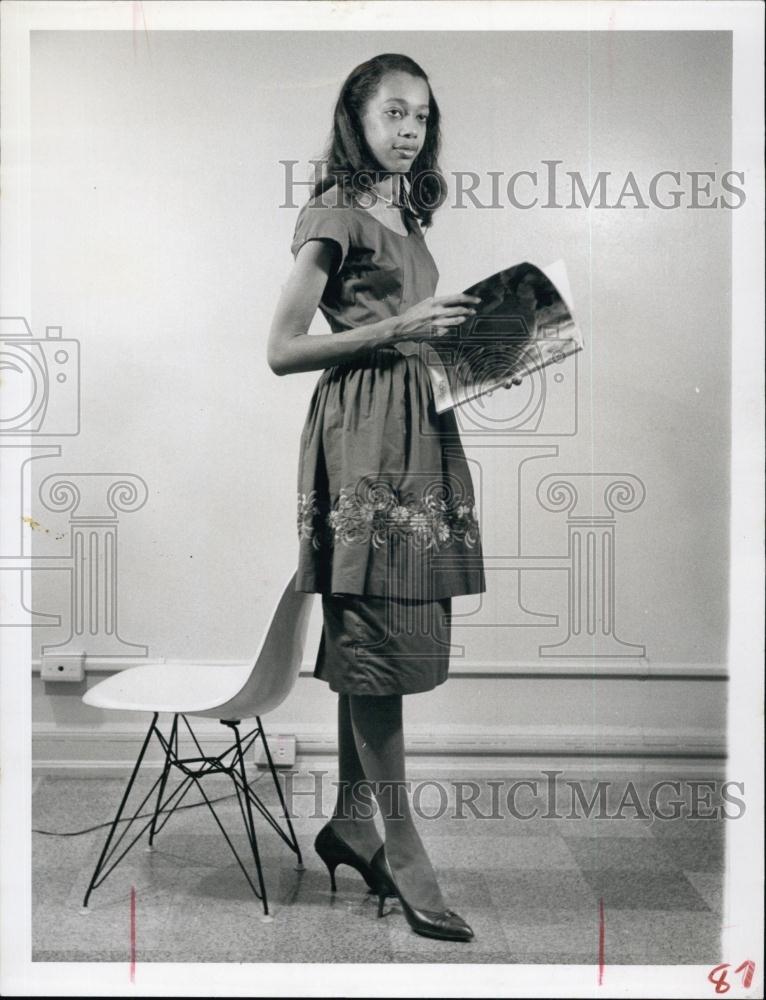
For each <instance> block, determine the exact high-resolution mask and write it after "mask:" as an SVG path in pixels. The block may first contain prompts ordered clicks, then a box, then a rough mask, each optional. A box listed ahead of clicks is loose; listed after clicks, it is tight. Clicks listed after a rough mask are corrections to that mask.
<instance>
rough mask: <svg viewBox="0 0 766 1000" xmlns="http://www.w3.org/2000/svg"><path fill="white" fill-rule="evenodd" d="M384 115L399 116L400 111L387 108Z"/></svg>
mask: <svg viewBox="0 0 766 1000" xmlns="http://www.w3.org/2000/svg"><path fill="white" fill-rule="evenodd" d="M386 114H387V115H400V114H401V111H400V110H399V108H389V109H388V111H387V112H386Z"/></svg>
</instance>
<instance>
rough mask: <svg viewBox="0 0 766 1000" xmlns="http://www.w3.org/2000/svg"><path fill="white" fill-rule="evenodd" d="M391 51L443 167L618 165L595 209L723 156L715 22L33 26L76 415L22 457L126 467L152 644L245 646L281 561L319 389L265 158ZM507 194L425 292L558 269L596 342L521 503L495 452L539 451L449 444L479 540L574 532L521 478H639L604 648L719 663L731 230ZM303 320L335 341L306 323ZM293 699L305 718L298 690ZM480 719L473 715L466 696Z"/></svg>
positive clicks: (298, 138)
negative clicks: (416, 90) (421, 89)
mask: <svg viewBox="0 0 766 1000" xmlns="http://www.w3.org/2000/svg"><path fill="white" fill-rule="evenodd" d="M383 51H402V52H405V53H406V54H408V55H410V56H412V57H413V58H414V59H416V60H417V61H419V62H420V63H421V65H423V67H424V68H425V69H426V71H427V72H428V73H429V75H430V78H431V82H432V86H433V89H434V92H435V94H436V96H437V99H438V101H439V103H440V107H441V111H442V115H443V134H444V146H443V154H442V157H441V162H442V166H443V169H444V170H445V172H446V173H447V174H448V176H449V175H450V173H451V172H453V171H458V170H473V171H476V172H478V173H480V174H483V173H484V172H486V171H490V170H496V171H497V170H499V171H504V172H505V174H506V175H507V176H510V174H511V173H513V172H514V171H517V170H542V166H541V161H542V160H546V159H548V160H550V159H558V160H561V161H563V163H562V166H561V170H578V171H580V172H581V173H582V175H583V177H584V179H585V181H586V182H587V181H588V178H589V175H590V176H591V180H592V178H593V177H595V174H596V173H597V172H598V171H601V170H604V171H613V172H614V175H615V178H616V181H613V184H614V185H615V186H614V187H610V190H611V191H612V196H613V197H614V196H616V193H618V192H619V190H620V187H621V181H622V179H623V178H624V176H625V174H626V173H627V171H628V170H632V171H633V172H634V174H635V176H636V178H637V179H638V181H639V183H640V184H641V187H642V189H643V190H644V191H645V190H646V187H647V185H648V182H649V179H650V178H651V177H652V176H653V175H654V174H655V173H657V172H658V171H660V170H677V171H681V172H684V171H688V170H716V171H718V172H719V174H720V173H722V172H724V171H726V170H728V169H732V168H734V169H736V164H731V163H730V129H731V121H730V100H729V96H728V95H729V94H730V76H731V43H730V37H729V35H728V34H725V33H717V32H677V33H675V32H646V33H644V32H630V33H627V32H626V33H620V32H609V33H593V34H586V33H582V32H572V33H558V32H556V33H524V32H518V33H504V32H498V33H491V34H490V33H472V34H470V35H469V34H462V33H460V34H452V33H449V32H420V33H416V32H407V33H403V34H398V33H397V34H387V33H378V32H375V33H365V32H354V33H342V32H337V33H336V32H331V31H328V32H318V33H317V32H306V33H303V32H290V33H282V32H248V31H243V32H239V33H230V32H152V33H150V34H149V36H148V45H143V44H141V45H134V44H133V41H132V39H131V37H130V34H129V33H127V32H126V33H118V32H84V33H80V32H66V33H64V32H62V33H56V32H34V33H33V36H32V148H33V165H32V166H33V174H32V206H31V208H32V223H33V225H32V265H33V267H32V282H33V283H32V301H33V303H34V314H33V316H31V317H29V318H30V321H31V325H32V329H33V331H34V333H35V335H36V336H40V337H41V336H43V335H44V328H45V327H46V326H48V325H60V326H62V327H63V333H64V336H65V337H76V338H77V339H78V340H79V341H80V344H81V352H82V367H81V403H82V406H81V413H82V429H81V432H80V433H79V435H77V436H76V437H72V438H68V439H61V443H62V455H61V458H58V459H43V460H39V461H37V462H34V463H32V465H33V467H34V468H33V488H35V489H36V487H37V485H38V484H39V483H40V481H41V480H42V479H43V478H44V477H45V476H48V475H50V474H52V473H70V472H117V473H133V474H136V475H139V476H141V477H142V478H143V479H144V480H145V481H146V483H147V486H148V491H149V495H148V501H147V503H146V505H145V506H144V507H143V508H142V509H141V510H139V511H137V512H135V513H131V514H122V515H121V516H120V526H119V532H120V550H119V560H120V564H119V565H120V572H119V615H120V632H121V635H122V636H123V638H125V639H126V640H128V641H132V642H138V643H144V644H146V645H148V647H149V657H150V658H159V657H166V658H178V659H203V658H211V659H216V660H227V659H237V660H244V659H247V658H248V657H249V656H250V655H251V654H252V652H253V650H254V648H255V645H256V644H257V641H258V639H259V637H260V635H261V632H262V629H263V627H264V625H265V623H266V618H267V616H268V613H269V611H270V609H271V606H272V604H273V600H274V598H275V595H276V590H277V588H278V587H279V586H280V585H281V584H282V583H283V581H284V580H285V579H286V577H287V575H288V574H289V571H290V569H291V567H293V566H294V565H295V561H296V556H297V538H296V528H295V492H296V473H297V458H298V440H299V436H300V431H301V427H302V425H303V420H304V418H305V415H306V412H307V408H308V403H309V398H310V395H311V392H312V390H313V387H314V385H315V383H316V381H317V378H318V377H319V372H318V371H317V372H310V373H304V374H300V375H293V376H289V377H284V378H278V377H277V376H275V375H274V374H273V373H272V372H271V371H270V370H269V368H268V366H267V364H266V339H267V333H268V328H269V324H270V321H271V316H272V312H273V309H274V306H275V303H276V300H277V297H278V295H279V292H280V288H281V286H282V284H283V283H284V281H285V279H286V276H287V274H288V271H289V268H290V266H291V260H292V258H291V256H290V252H289V244H290V240H291V236H292V232H293V227H294V224H295V219H296V216H297V211H298V209H297V208H284V207H280V205H281V204H282V203H283V201H284V184H285V177H284V169H283V167H282V166H281V165H280V161H282V160H297V161H299V163H300V164H301V165H302V167H299V168H298V169H299V170H300V169H303V170H304V175H305V172H306V171H307V170H308V161H309V159H311V158H312V157H316V156H318V155H319V154H320V153H321V150H322V147H323V144H324V141H325V138H326V135H327V133H328V130H329V127H330V121H331V112H332V107H333V104H334V101H335V98H336V96H337V92H338V89H339V87H340V84H341V82H342V80H343V78H344V77H345V75H346V73H347V72H348V71H350V70H351V68H353V66H355V65H356V64H357V63H359V62H361V61H362V60H364V59H366V58H368V57H370V56H371V55H373V54H375V53H377V52H383ZM456 67H459V69H460V71H459V72H457V71H456ZM682 186H683V187H684V188H685V189H686V191H687V201H688V190H689V182H688V179H686V180H685V181H684V184H683V185H682ZM487 190H488V189H487V188H486V186H483V187H482V189H481V190H480V191H479V194H480V195H482V194H486V193H487ZM521 190H525V189H523V187H522V188H520V191H521ZM304 191H305V189H299V191H298V193H297V197H296V198H295V201H296V203H300V202H301V201H302V200H303V199H304V197H305V194H304ZM625 204H626V205H628V206H632V204H633V203H632V202H631V201H630V200H627V201H626V202H625ZM504 206H505V207H503V208H502V209H494V210H481V209H477V208H474V207H470V205H469V206H468V207H466V208H464V209H462V210H457V209H452V208H448V207H446V206H445V207H443V208H442V209H441V210H440V211H439V212H437V214H436V217H435V225H434V226H433V228H432V229H431V230H429V232H428V235H427V240H428V243H429V245H430V248H431V252H432V253H433V255H434V258H435V260H436V262H437V265H438V267H439V269H440V273H441V278H440V284H439V289H438V293H437V294H439V293H446V292H450V291H457V290H460V289H462V288H465V287H467V286H468V285H469V284H471V283H472V282H474V281H476V280H478V279H479V278H481V277H484V276H486V275H487V274H490V273H492V272H494V271H497V270H499V269H501V268H503V267H507V266H509V265H510V264H512V263H516V262H518V261H521V260H525V259H526V260H532V261H534V262H537V263H541V264H545V263H548V262H550V261H552V260H554V259H557V258H563V259H564V260H565V261H566V264H567V268H568V272H569V279H570V284H571V290H572V295H573V299H574V304H575V312H576V316H577V318H578V321H579V323H580V326H581V328H582V331H583V335H584V338H585V343H586V350H585V352H584V354H583V355H582V356H581V358H580V361H579V367H578V371H579V376H580V382H579V385H578V393H579V404H580V406H579V428H578V433H577V434H576V435H574V436H567V437H559V438H556V439H553V438H544V439H542V438H541V439H540V443H541V444H551V443H553V444H555V445H557V447H558V449H559V452H558V455H557V456H555V457H552V458H550V457H549V458H540V459H536V460H535V461H533V462H530V463H528V464H527V465H526V466H524V468H523V470H522V476H521V488H520V490H519V489H517V484H516V483H515V481H513V480H512V477H510V476H509V474H508V472H507V469H508V467H509V464H508V452H507V448H508V446H509V445H510V444H517V445H518V444H522V443H523V444H530V443H536V442H530V441H529V440H528V439H526V440H525V441H523V442H522V441H520V440H516V441H512V440H503V441H499V443H500V445H501V447H498V448H494V449H487V448H483V449H482V448H478V447H475V442H473V443H472V440H471V439H469V438H464V442H463V443H464V447H465V449H466V453H467V455H468V457H469V458H470V459H471V460H472V461H474V462H475V463H477V464H476V465H475V466H474V467H475V468H476V469H477V470H480V471H479V473H478V475H477V477H476V478H477V482H480V488H479V490H480V494H481V497H480V500H481V510H482V524H483V541H484V548H485V552H486V553H487V554H490V555H491V554H502V553H503V552H507V551H510V549H511V548H512V544H513V540H514V539H515V538H516V537H517V533H520V535H521V548H522V551H523V553H524V554H525V555H530V556H532V555H545V554H548V555H552V554H553V555H555V554H561V553H562V552H565V551H566V546H567V530H566V519H565V517H564V516H563V515H560V514H552V513H549V512H545V511H542V510H541V509H540V507H539V504H538V502H537V499H536V495H535V490H536V486H537V482H538V481H539V479H540V478H542V476H544V475H548V474H550V473H554V472H562V473H567V472H569V473H573V472H575V473H583V472H585V473H591V472H595V473H630V474H633V475H635V476H637V477H638V478H639V479H640V480H641V481H642V482H643V484H644V485H645V488H646V500H645V502H644V503H643V505H642V506H641V507H640V508H639V509H638V510H637V511H635V512H633V513H631V514H626V515H623V516H620V517H619V518H618V523H617V591H616V601H617V616H618V623H619V634H620V637H621V638H623V639H624V640H626V641H628V642H634V643H641V644H644V645H645V646H646V656H647V659H648V660H649V661H650V662H651V661H654V662H660V663H665V664H703V665H704V664H711V665H721V664H724V663H725V659H726V629H727V619H726V602H727V588H728V567H727V553H728V523H727V517H728V491H729V479H728V472H729V470H728V463H729V353H730V318H729V317H730V282H731V273H730V270H731V268H730V232H731V215H730V212H728V211H726V210H721V209H715V210H712V209H711V210H701V209H697V210H694V209H689V208H686V207H681V208H679V209H677V210H674V211H663V210H661V209H659V208H656V207H654V206H652V207H650V208H649V209H648V210H643V211H637V210H634V209H633V208H632V207H628V208H626V209H624V210H614V209H593V210H591V211H586V210H585V209H582V208H580V209H575V210H568V209H563V208H562V209H543V208H536V209H532V210H528V211H521V210H519V209H516V208H513V207H511V206H510V205H509V204H508V203H507V202H504ZM6 311H9V310H8V309H6ZM312 330H313V332H318V333H319V332H321V333H325V332H328V330H327V327H326V326H325V324H324V321H323V320H322V319H321V317H318V318H317V321H316V323H315V325H314V327H313V328H312ZM503 405H505V404H504V403H503V401H502V400H500V399H494V400H492V401H488V406H489V407H491V406H498V407H501V406H503ZM484 443H485V444H486V441H485V442H484ZM34 510H35V518H36V519H37V521H38V522H39V523H40V524H41V525H42V527H43V530H38V531H36V532H35V531H33V532H32V534H33V535H34V538H33V544H34V553H35V555H44V554H59V555H63V554H65V553H66V552H67V551H68V546H69V542H70V535H69V524H68V519H67V515H65V514H53V513H51V512H50V511H47V510H45V509H44V508H43V507H42V506H41V505H40V504H39V503H38V502H37V500H35V506H34ZM519 525H521V527H519ZM59 536H60V537H59ZM64 577H65V574H61V573H55V572H52V571H43V570H38V571H36V572H35V573H34V586H33V606H34V608H35V610H38V611H43V612H49V613H54V614H61V615H63V619H64V621H63V624H62V627H61V628H60V629H57V628H36V629H35V631H34V647H33V650H34V652H35V653H37V652H39V647H40V644H41V643H55V642H58V641H61V640H63V639H64V638H65V637H66V634H67V632H68V621H69V610H68V609H69V592H68V587H67V584H66V580H65V579H64ZM508 579H509V578H508V577H507V576H506V575H504V574H502V573H494V574H491V575H490V577H489V584H490V589H489V592H488V593H487V594H485V595H484V599H483V600H482V601H477V600H476V599H475V598H471V597H461V598H456V599H455V602H454V610H455V611H456V612H464V613H468V612H470V613H471V614H472V617H471V625H472V626H476V625H478V626H481V624H482V622H483V621H484V622H487V623H489V622H494V621H497V620H498V615H500V617H502V609H503V602H504V597H505V595H506V593H507V591H506V588H507V587H508V586H509V582H508ZM523 588H524V599H525V602H526V603H527V605H528V606H530V607H532V608H533V609H534V610H536V611H540V612H546V613H549V614H557V615H559V616H560V618H561V619H562V620H563V619H564V618H565V616H566V579H565V576H564V574H561V573H532V574H529V575H527V576H526V577H525V580H524V584H523ZM482 616H484V617H482ZM314 624H315V627H314V630H313V631H312V636H313V639H312V641H314V640H315V639H316V638H317V637H318V624H319V619H318V617H315V620H314ZM454 637H455V641H457V642H459V643H461V644H463V645H465V647H466V651H465V660H464V662H465V663H467V664H469V665H470V664H471V663H482V664H487V663H495V664H497V665H498V666H499V667H500V669H502V665H503V664H512V663H517V662H534V661H535V660H536V659H537V658H538V647H539V645H540V644H541V643H545V642H553V641H557V640H559V639H561V638H563V634H562V632H561V630H560V629H552V628H529V627H525V628H512V627H508V628H497V627H487V628H482V627H470V628H462V627H460V626H459V625H456V627H455V630H454ZM300 683H301V685H307V686H308V688H307V693H306V694H305V695H300V697H301V698H305V705H306V713H310V712H311V707H312V706H311V695H310V693H308V692H309V691H310V690H314V691H315V690H316V687H317V685H318V682H316V681H314V680H309V679H307V680H305V681H304V680H302V681H301V682H300ZM508 683H509V684H510V683H511V680H510V679H509V681H508ZM516 683H519V682H518V681H516ZM476 684H477V685H478V687H477V690H478V691H481V687H480V685H481V682H480V681H478V680H477V682H476ZM299 694H300V692H299ZM464 697H465V695H464V694H462V695H461V699H464ZM487 697H496V691H495V687H494V686H493V687H492V694H490V691H489V690H488V691H487ZM302 703H303V702H302ZM435 704H436V703H435V702H434V705H435ZM470 704H471V705H474V706H475V714H476V719H477V720H480V719H481V716H482V712H483V706H482V699H481V697H479V698H478V699H477V700H475V701H474V700H472V701H470ZM439 705H440V706H441V708H440V711H442V718H443V699H442V700H440V702H439ZM424 711H425V710H424ZM434 711H435V709H434ZM685 711H687V712H690V713H691V716H692V717H691V718H689V719H687V722H688V723H689V724H690V725H694V719H693V714H694V706H693V705H692V706H691V707H690V706H688V705H687V706H686V708H685ZM700 712H701V717H702V716H704V717H705V718H706V720H707V719H708V715H707V712H708V710H707V708H705V709H704V711H703V710H702V709H700ZM426 714H427V713H426ZM331 721H332V720H328V722H331ZM708 721H709V720H708Z"/></svg>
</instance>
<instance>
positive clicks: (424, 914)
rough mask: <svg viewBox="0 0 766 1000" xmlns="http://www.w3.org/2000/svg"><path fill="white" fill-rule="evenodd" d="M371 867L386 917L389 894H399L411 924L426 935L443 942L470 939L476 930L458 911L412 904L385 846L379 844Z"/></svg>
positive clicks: (380, 903)
mask: <svg viewBox="0 0 766 1000" xmlns="http://www.w3.org/2000/svg"><path fill="white" fill-rule="evenodd" d="M370 868H371V869H372V872H373V875H374V876H375V878H377V879H378V881H379V883H380V889H379V890H378V916H379V917H382V916H383V904H384V903H385V900H386V896H396V897H397V899H398V900H399V902H400V903H401V904H402V911H403V912H404V916H405V917H406V918H407V923H408V924H409V925H410V927H411V928H412V929H413V931H415V933H416V934H422V935H423V936H424V937H431V938H438V939H439V940H441V941H470V940H471V938H472V937H473V931H472V930H471V928H470V926H469V925H468V924H467V923H466V922H465V920H463V918H462V917H461V916H458V914H457V913H455V912H454V910H418V909H416V908H415V907H414V906H410V904H409V903H408V902H407V900H406V899H405V898H404V896H402V894H401V892H400V891H399V889H398V887H397V885H396V882H394V876H393V873H392V872H391V866H390V865H389V863H388V858H386V855H385V850H384V845H383V846H381V847H379V848H378V850H377V851H376V852H375V854H374V855H373V858H372V860H371V861H370Z"/></svg>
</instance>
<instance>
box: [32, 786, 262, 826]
mask: <svg viewBox="0 0 766 1000" xmlns="http://www.w3.org/2000/svg"><path fill="white" fill-rule="evenodd" d="M265 776H266V773H265V772H264V774H259V775H258V777H257V778H254V779H253V781H249V782H248V783H247V787H248V788H252V787H253V785H257V784H258V782H259V781H260V780H261V778H264V777H265ZM236 797H237V793H236V792H231V793H230V794H229V795H220V796H219V797H218V798H217V799H210V800H209V802H210V804H211V805H213V804H214V803H215V802H224V801H226V799H234V798H236ZM205 805H207V802H190V803H189V804H188V805H185V806H176V807H175V808H174V809H160V811H159V812H158V813H157V815H158V816H163V815H169V814H170V813H172V812H181V810H182V809H199V807H200V806H205ZM153 815H154V812H148V813H139V815H138V816H125V817H122V818H120V819H119V820H118V822H119V823H128V822H131V821H133V820H137V819H150V818H151V817H152V816H153ZM113 822H114V820H109V821H108V822H107V823H97V824H96V826H89V827H87V828H86V829H85V830H66V831H63V832H62V831H59V830H36V829H34V828H33V829H32V833H38V834H40V836H42V837H82V835H83V834H85V833H93V831H94V830H103V829H105V828H106V827H107V826H112V824H113Z"/></svg>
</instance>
